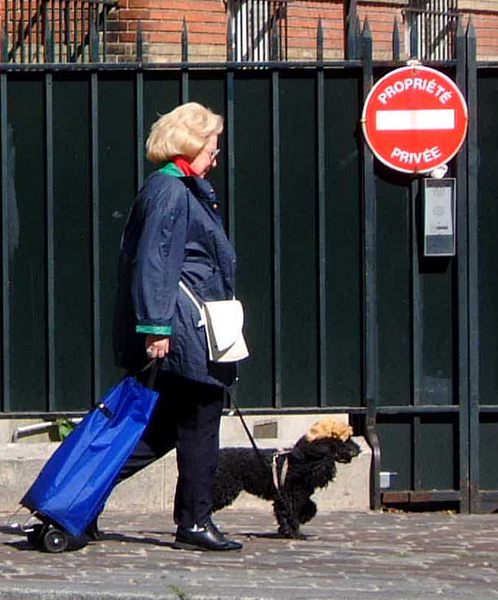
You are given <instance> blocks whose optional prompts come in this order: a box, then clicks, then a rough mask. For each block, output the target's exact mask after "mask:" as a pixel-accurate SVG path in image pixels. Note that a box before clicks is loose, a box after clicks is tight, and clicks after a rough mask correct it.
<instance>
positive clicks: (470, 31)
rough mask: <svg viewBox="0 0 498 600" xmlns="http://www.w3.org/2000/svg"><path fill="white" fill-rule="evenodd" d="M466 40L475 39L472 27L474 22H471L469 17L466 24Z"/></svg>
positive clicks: (474, 31) (474, 30)
mask: <svg viewBox="0 0 498 600" xmlns="http://www.w3.org/2000/svg"><path fill="white" fill-rule="evenodd" d="M467 38H474V39H476V29H475V27H474V21H473V20H472V17H469V21H468V23H467Z"/></svg>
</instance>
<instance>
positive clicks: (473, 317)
mask: <svg viewBox="0 0 498 600" xmlns="http://www.w3.org/2000/svg"><path fill="white" fill-rule="evenodd" d="M476 54H477V40H476V33H475V29H474V25H473V23H472V21H470V22H469V25H468V28H467V104H468V108H469V132H468V137H467V199H468V225H469V233H468V235H469V238H468V251H469V312H468V315H469V382H470V383H469V410H470V442H469V443H470V460H471V464H470V473H471V477H470V511H471V512H477V511H478V510H479V508H480V498H479V481H480V478H479V469H478V461H479V448H480V443H479V373H480V366H479V356H480V355H479V238H478V233H479V221H478V187H477V186H478V152H479V150H478V139H477V66H476Z"/></svg>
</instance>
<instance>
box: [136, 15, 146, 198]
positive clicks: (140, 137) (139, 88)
mask: <svg viewBox="0 0 498 600" xmlns="http://www.w3.org/2000/svg"><path fill="white" fill-rule="evenodd" d="M136 57H137V63H138V65H139V66H140V65H141V63H142V61H143V29H142V23H141V22H139V23H138V26H137V49H136ZM135 106H136V114H135V123H136V136H137V148H136V150H137V154H136V169H137V188H138V189H140V188H141V187H142V185H143V183H144V179H145V164H144V162H145V161H144V146H145V136H144V74H143V71H142V70H141V69H140V68H139V69H138V70H137V72H136V77H135Z"/></svg>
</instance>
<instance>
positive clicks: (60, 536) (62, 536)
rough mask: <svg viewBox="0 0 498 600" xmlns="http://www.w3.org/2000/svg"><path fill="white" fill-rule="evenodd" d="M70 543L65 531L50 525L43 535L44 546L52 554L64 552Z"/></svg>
mask: <svg viewBox="0 0 498 600" xmlns="http://www.w3.org/2000/svg"><path fill="white" fill-rule="evenodd" d="M68 544H69V538H68V536H67V533H66V532H65V531H61V530H60V529H56V528H55V527H50V529H48V531H47V532H46V533H45V535H44V536H43V547H44V548H45V550H46V551H47V552H50V553H51V554H58V553H59V552H64V550H66V549H67V547H68Z"/></svg>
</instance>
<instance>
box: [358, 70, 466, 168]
mask: <svg viewBox="0 0 498 600" xmlns="http://www.w3.org/2000/svg"><path fill="white" fill-rule="evenodd" d="M361 120H362V126H363V133H364V135H365V138H366V140H367V142H368V145H369V146H370V148H371V150H372V152H373V153H374V154H375V156H376V157H377V158H378V159H379V160H380V161H381V162H383V163H384V164H386V165H387V166H388V167H391V168H393V169H396V170H397V171H403V172H404V173H428V172H429V171H432V170H433V169H435V168H436V167H439V166H440V165H443V164H445V163H447V162H448V161H449V160H450V159H451V158H453V156H455V154H456V153H457V152H458V150H459V149H460V147H461V145H462V144H463V141H464V139H465V134H466V133H467V122H468V117H467V105H466V103H465V99H464V97H463V96H462V94H461V92H460V90H459V89H458V87H457V86H456V85H455V84H454V83H453V81H452V80H451V79H450V78H449V77H446V75H443V74H442V73H440V72H439V71H436V70H435V69H431V68H429V67H422V66H410V67H402V68H401V69H395V70H394V71H391V72H390V73H388V74H387V75H385V76H384V77H382V79H379V81H377V83H376V84H375V85H374V86H373V88H372V89H371V90H370V93H369V94H368V96H367V99H366V101H365V106H364V107H363V114H362V119H361Z"/></svg>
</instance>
